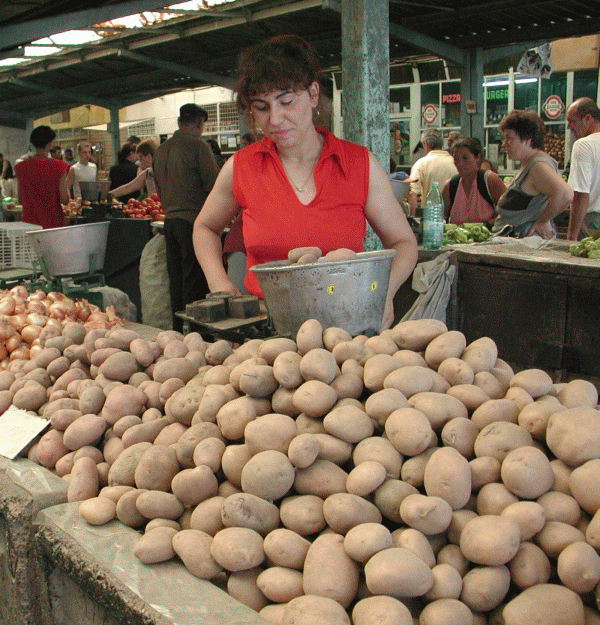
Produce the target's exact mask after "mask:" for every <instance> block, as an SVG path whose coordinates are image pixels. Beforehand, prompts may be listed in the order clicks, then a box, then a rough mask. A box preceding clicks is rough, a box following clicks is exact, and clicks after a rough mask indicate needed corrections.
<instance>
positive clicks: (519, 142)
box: [503, 128, 531, 161]
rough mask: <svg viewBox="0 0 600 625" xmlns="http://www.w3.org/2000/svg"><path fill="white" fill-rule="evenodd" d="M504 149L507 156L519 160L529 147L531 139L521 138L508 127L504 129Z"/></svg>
mask: <svg viewBox="0 0 600 625" xmlns="http://www.w3.org/2000/svg"><path fill="white" fill-rule="evenodd" d="M503 134H504V143H503V145H504V149H505V150H506V153H507V154H508V158H510V159H511V160H513V161H520V160H522V159H523V157H524V156H525V155H526V153H527V151H529V150H530V149H531V139H521V137H519V135H518V134H517V133H516V132H515V131H514V130H511V129H510V128H507V129H506V130H505V131H504V133H503Z"/></svg>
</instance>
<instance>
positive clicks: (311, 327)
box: [296, 319, 323, 354]
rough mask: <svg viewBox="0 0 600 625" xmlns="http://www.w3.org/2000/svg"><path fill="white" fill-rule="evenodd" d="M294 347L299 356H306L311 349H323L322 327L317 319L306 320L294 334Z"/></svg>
mask: <svg viewBox="0 0 600 625" xmlns="http://www.w3.org/2000/svg"><path fill="white" fill-rule="evenodd" d="M296 345H297V346H298V351H299V352H300V353H301V354H307V353H308V352H309V351H310V350H311V349H319V348H322V347H323V326H322V325H321V322H320V321H318V320H317V319H307V320H306V321H305V322H304V323H303V324H302V325H301V326H300V327H299V328H298V332H297V333H296Z"/></svg>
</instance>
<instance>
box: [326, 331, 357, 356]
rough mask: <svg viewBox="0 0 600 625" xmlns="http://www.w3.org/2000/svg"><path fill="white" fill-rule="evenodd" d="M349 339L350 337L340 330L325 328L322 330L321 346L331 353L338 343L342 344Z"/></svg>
mask: <svg viewBox="0 0 600 625" xmlns="http://www.w3.org/2000/svg"><path fill="white" fill-rule="evenodd" d="M351 339H352V336H351V335H350V334H349V333H348V332H347V331H346V330H344V329H342V328H325V329H324V330H323V345H324V346H325V349H328V350H329V351H330V352H333V349H334V347H335V346H336V345H337V344H338V343H344V342H346V341H350V340H351ZM338 364H339V363H338Z"/></svg>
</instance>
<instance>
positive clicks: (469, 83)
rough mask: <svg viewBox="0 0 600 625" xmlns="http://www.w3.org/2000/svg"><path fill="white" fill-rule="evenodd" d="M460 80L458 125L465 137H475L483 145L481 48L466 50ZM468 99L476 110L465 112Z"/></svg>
mask: <svg viewBox="0 0 600 625" xmlns="http://www.w3.org/2000/svg"><path fill="white" fill-rule="evenodd" d="M462 72H463V77H462V80H461V82H460V102H461V107H460V126H461V130H462V133H463V134H464V135H465V137H476V138H477V139H479V140H480V141H481V143H482V145H485V137H484V136H483V53H482V50H481V48H477V49H476V50H470V51H469V52H468V61H467V63H466V64H465V65H464V67H463V68H462ZM468 100H471V101H473V102H475V107H476V112H475V113H467V108H466V103H467V101H468Z"/></svg>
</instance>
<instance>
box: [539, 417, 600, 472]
mask: <svg viewBox="0 0 600 625" xmlns="http://www.w3.org/2000/svg"><path fill="white" fill-rule="evenodd" d="M546 444H547V445H548V447H549V449H550V451H551V452H552V453H553V454H554V455H555V456H556V457H557V458H558V459H559V460H562V461H563V462H564V463H565V464H567V465H569V466H570V467H578V466H580V465H582V464H583V463H584V462H586V461H588V460H591V459H593V458H599V457H600V412H599V411H598V410H594V409H593V408H588V407H586V406H583V407H579V408H570V409H568V410H562V411H560V412H555V413H554V414H552V415H551V416H550V418H549V419H548V426H547V429H546Z"/></svg>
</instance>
